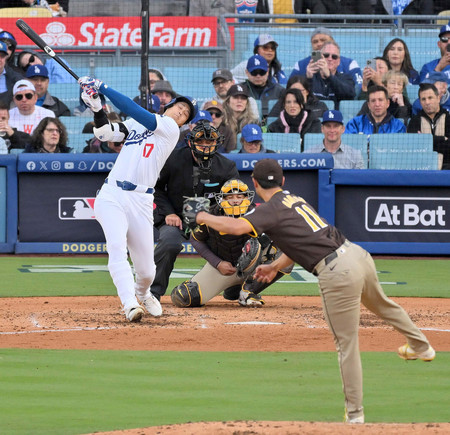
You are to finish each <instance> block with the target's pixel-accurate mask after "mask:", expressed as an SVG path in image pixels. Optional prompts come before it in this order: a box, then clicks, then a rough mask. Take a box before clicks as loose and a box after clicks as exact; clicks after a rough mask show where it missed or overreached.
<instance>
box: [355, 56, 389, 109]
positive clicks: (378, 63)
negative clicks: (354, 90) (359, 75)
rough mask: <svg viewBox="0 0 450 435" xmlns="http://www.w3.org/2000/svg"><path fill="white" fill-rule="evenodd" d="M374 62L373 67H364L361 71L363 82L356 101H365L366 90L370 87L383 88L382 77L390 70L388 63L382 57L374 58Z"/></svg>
mask: <svg viewBox="0 0 450 435" xmlns="http://www.w3.org/2000/svg"><path fill="white" fill-rule="evenodd" d="M374 60H375V65H372V64H371V65H366V66H365V68H364V69H363V81H362V86H361V92H360V93H359V95H358V100H367V89H368V88H370V87H371V86H375V85H378V86H383V75H384V74H386V73H387V72H388V70H389V69H390V68H389V62H388V61H387V60H386V59H385V58H384V57H374ZM368 62H369V61H368ZM371 62H372V60H371Z"/></svg>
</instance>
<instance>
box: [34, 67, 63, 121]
mask: <svg viewBox="0 0 450 435" xmlns="http://www.w3.org/2000/svg"><path fill="white" fill-rule="evenodd" d="M26 77H27V79H28V80H30V82H31V83H33V85H34V87H35V89H36V93H37V96H38V99H37V102H36V105H37V106H40V107H44V108H45V109H49V110H51V111H53V112H54V113H55V116H70V110H69V108H68V107H67V106H66V105H65V104H64V103H63V102H62V101H60V100H59V99H58V98H56V97H53V96H52V95H51V94H50V92H48V85H49V78H48V70H47V68H46V67H45V65H30V66H29V67H28V69H27V74H26Z"/></svg>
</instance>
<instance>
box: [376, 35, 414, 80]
mask: <svg viewBox="0 0 450 435" xmlns="http://www.w3.org/2000/svg"><path fill="white" fill-rule="evenodd" d="M383 57H384V58H385V59H387V61H388V62H389V66H390V69H392V70H394V71H399V72H402V73H404V74H406V76H407V77H408V80H409V83H411V84H413V85H418V84H419V82H420V79H419V73H418V72H417V71H416V70H415V69H414V67H413V64H412V60H411V55H410V54H409V49H408V46H407V45H406V43H405V41H403V39H400V38H394V39H393V40H392V41H390V42H389V43H388V44H387V45H386V47H385V48H384V51H383Z"/></svg>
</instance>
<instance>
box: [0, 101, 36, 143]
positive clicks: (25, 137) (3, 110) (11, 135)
mask: <svg viewBox="0 0 450 435" xmlns="http://www.w3.org/2000/svg"><path fill="white" fill-rule="evenodd" d="M0 138H2V139H3V140H4V141H5V142H6V143H7V145H8V150H11V149H13V148H14V149H25V146H26V145H27V144H29V143H30V142H31V136H30V135H29V134H27V133H24V132H23V131H17V128H13V127H11V126H10V125H9V104H6V103H4V102H0Z"/></svg>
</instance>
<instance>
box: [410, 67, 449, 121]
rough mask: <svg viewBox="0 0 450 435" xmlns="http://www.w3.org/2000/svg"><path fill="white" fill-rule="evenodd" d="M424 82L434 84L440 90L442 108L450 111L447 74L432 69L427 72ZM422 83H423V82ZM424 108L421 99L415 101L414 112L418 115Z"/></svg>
mask: <svg viewBox="0 0 450 435" xmlns="http://www.w3.org/2000/svg"><path fill="white" fill-rule="evenodd" d="M422 83H428V84H433V85H434V86H436V89H437V90H438V92H439V98H440V101H441V106H442V108H444V109H446V110H448V111H449V112H450V93H449V91H448V83H447V76H446V75H445V74H444V73H443V72H437V71H432V72H430V73H428V74H427V76H426V77H425V78H424V79H423V81H422ZM422 83H421V84H422ZM421 110H422V106H421V104H420V99H419V98H418V99H417V100H416V101H414V103H413V106H412V114H413V115H417V114H418V113H419V112H420V111H421Z"/></svg>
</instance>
